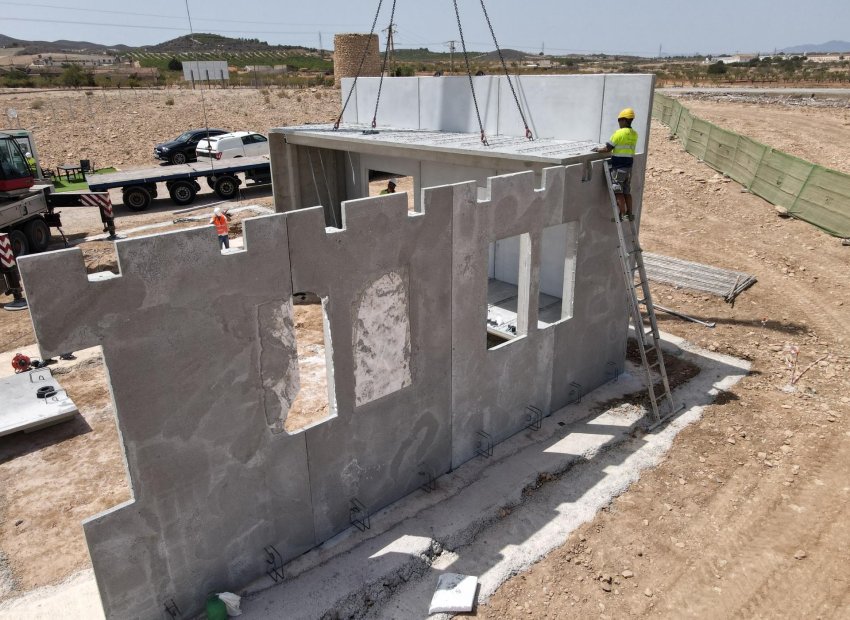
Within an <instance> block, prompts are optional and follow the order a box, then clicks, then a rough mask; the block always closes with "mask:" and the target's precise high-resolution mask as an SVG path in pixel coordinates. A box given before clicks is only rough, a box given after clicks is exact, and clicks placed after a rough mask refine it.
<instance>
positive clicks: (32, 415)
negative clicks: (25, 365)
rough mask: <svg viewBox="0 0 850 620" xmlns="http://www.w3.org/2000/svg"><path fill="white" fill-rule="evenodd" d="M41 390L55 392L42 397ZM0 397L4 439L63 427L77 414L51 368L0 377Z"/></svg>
mask: <svg viewBox="0 0 850 620" xmlns="http://www.w3.org/2000/svg"><path fill="white" fill-rule="evenodd" d="M41 388H51V390H52V392H53V393H52V394H51V395H49V396H48V397H47V398H38V396H37V393H38V390H39V389H41ZM0 394H2V395H3V397H2V399H0V437H2V436H3V435H9V434H11V433H17V432H18V431H27V432H30V431H34V430H37V429H40V428H44V427H45V426H51V425H53V424H59V423H60V422H64V421H65V420H68V419H70V418H72V417H74V415H75V414H76V413H77V406H76V405H75V404H74V401H72V400H71V399H70V398H69V397H68V394H67V393H66V392H65V390H63V389H62V386H61V385H59V383H58V382H57V381H56V379H54V378H53V375H52V374H51V372H50V370H49V369H47V368H40V369H37V370H31V371H29V372H22V373H19V374H16V375H12V376H9V377H3V378H0Z"/></svg>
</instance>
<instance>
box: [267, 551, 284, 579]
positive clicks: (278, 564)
mask: <svg viewBox="0 0 850 620" xmlns="http://www.w3.org/2000/svg"><path fill="white" fill-rule="evenodd" d="M263 551H265V553H266V564H268V565H269V568H268V569H267V570H266V574H267V575H268V576H269V577H271V578H272V581H274V582H275V583H279V582H281V581H283V558H282V557H281V555H280V552H279V551H278V550H277V549H275V547H274V545H269V546H268V547H263Z"/></svg>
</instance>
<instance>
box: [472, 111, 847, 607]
mask: <svg viewBox="0 0 850 620" xmlns="http://www.w3.org/2000/svg"><path fill="white" fill-rule="evenodd" d="M695 107H696V106H695ZM791 112H793V110H792V111H789V110H787V109H784V108H782V107H775V108H774V107H768V108H765V107H753V106H749V105H735V106H724V105H721V104H716V103H711V104H703V105H700V106H699V111H698V112H697V113H698V114H703V115H704V116H705V117H706V118H710V119H711V120H716V121H718V122H719V121H720V119H721V118H722V119H727V120H728V122H727V123H725V126H729V127H732V128H734V129H737V130H739V131H741V130H742V129H743V128H744V127H746V128H749V131H748V135H750V136H752V137H754V138H756V139H759V140H761V141H763V142H766V143H768V144H771V145H772V146H776V147H777V148H784V149H787V150H789V151H790V152H793V153H795V154H797V155H800V156H805V157H809V156H811V158H812V159H814V155H818V154H820V155H821V157H822V158H825V159H823V161H822V162H821V163H828V162H830V161H833V159H835V160H837V159H838V158H839V157H840V155H841V153H842V150H841V148H840V146H839V144H840V141H839V142H833V141H832V138H831V136H833V135H834V132H835V131H836V128H837V127H838V129H839V130H840V131H847V129H846V128H845V129H841V126H842V119H843V118H845V114H846V111H835V110H817V111H813V110H807V111H805V112H803V113H801V112H800V111H799V110H797V111H796V112H797V114H800V118H801V125H802V127H798V126H797V125H796V124H795V122H794V120H795V118H796V117H795V116H793V114H791ZM711 115H713V117H714V118H711ZM777 127H781V128H782V135H783V136H784V137H783V138H782V140H781V141H780V140H777V135H776V128H777ZM653 132H654V133H653V136H652V140H651V145H650V155H649V171H648V176H647V186H646V193H645V211H644V219H643V222H642V243H643V247H644V248H645V249H646V250H648V251H652V252H658V253H664V254H668V255H671V256H676V257H680V258H685V259H689V260H696V261H701V262H704V263H708V264H712V265H716V266H720V267H725V268H729V269H735V270H740V271H746V272H749V273H752V274H755V275H756V276H757V277H758V279H759V282H758V283H757V284H756V285H755V287H753V288H752V289H750V290H748V291H747V292H745V293H744V294H743V295H742V296H741V297H740V298H739V299H738V300H737V303H736V304H735V305H734V306H731V305H728V304H726V303H724V302H723V301H722V300H721V299H719V298H715V297H710V296H708V295H703V294H699V293H692V292H688V291H684V290H674V289H673V288H670V287H665V286H655V287H653V294H654V299H655V300H656V301H657V302H658V303H663V304H664V305H666V306H668V307H670V306H671V307H673V308H677V309H679V310H681V311H684V312H686V313H690V314H692V315H694V316H696V317H698V318H701V319H704V320H711V321H716V322H717V327H716V328H715V329H707V328H705V327H702V326H699V325H696V324H692V323H685V322H682V321H679V320H677V319H673V318H672V317H670V316H668V315H663V314H660V315H659V321H660V323H661V327H662V329H664V330H665V331H668V332H671V333H674V334H676V335H679V336H682V337H685V338H687V339H689V340H691V341H692V342H696V343H698V344H700V345H702V346H704V347H707V348H709V349H711V350H717V351H721V352H724V353H729V354H731V355H735V356H738V357H742V358H745V359H748V360H751V361H752V363H753V371H752V373H751V375H750V376H749V377H747V378H745V379H744V380H743V381H742V382H741V383H739V384H738V385H737V386H736V387H735V388H734V389H733V390H730V391H729V392H726V393H724V394H723V395H722V396H721V398H719V399H718V401H717V403H716V404H715V405H713V406H711V407H709V408H708V409H707V410H706V412H705V415H704V417H703V419H702V421H701V422H700V423H698V424H696V425H693V426H691V427H689V428H688V429H686V430H685V431H683V432H682V433H681V434H680V435H679V436H678V437H677V439H676V441H675V443H674V446H673V449H672V450H671V451H670V453H669V454H668V455H667V458H666V459H665V461H664V462H663V463H662V464H661V465H660V466H659V467H657V468H656V469H654V470H652V471H650V472H648V473H646V474H644V475H643V476H642V477H641V479H640V481H639V482H638V483H637V484H635V485H633V486H632V487H631V488H630V489H629V490H628V491H627V492H625V493H624V494H623V495H621V496H620V497H619V498H617V500H615V501H614V502H613V503H612V504H611V506H610V507H608V508H607V509H606V510H604V511H602V512H601V513H600V514H598V515H597V516H596V518H595V519H594V520H593V521H592V522H590V523H588V524H586V525H585V526H583V527H582V528H580V529H579V530H578V531H577V532H575V533H574V534H573V535H572V536H571V537H570V539H569V540H568V541H567V543H566V544H565V545H564V546H563V547H561V548H560V549H558V550H557V551H555V552H554V553H552V554H550V555H549V556H548V557H547V558H545V559H544V560H542V561H541V562H539V563H538V564H536V565H535V566H534V567H533V568H532V569H531V570H530V571H528V572H527V573H524V574H522V575H518V576H516V577H514V578H513V579H511V580H510V581H509V582H507V583H506V584H504V585H503V586H502V587H501V588H500V589H499V591H498V592H497V593H496V595H495V596H494V597H493V598H492V599H491V600H490V602H489V603H488V604H487V605H485V606H482V607H480V608H479V609H478V611H477V614H476V615H477V616H479V617H484V618H503V617H509V618H520V617H523V618H525V617H529V618H564V617H600V618H622V617H665V618H681V617H702V618H708V617H712V618H729V617H741V618H778V617H782V618H839V617H845V618H846V617H848V616H850V578H849V577H848V575H847V572H846V571H845V570H844V567H845V566H846V565H847V563H848V562H850V534H848V531H847V523H850V482H848V481H850V423H848V417H850V389H848V388H850V381H848V370H850V346H848V345H850V327H849V326H848V320H847V319H848V318H850V312H849V311H848V310H849V309H850V271H848V269H847V266H848V264H850V248H847V247H842V246H841V245H840V243H839V242H838V240H836V239H834V238H832V237H829V236H827V235H825V234H823V233H821V232H819V231H818V230H816V229H814V228H812V227H811V226H808V225H807V224H804V223H802V222H799V221H795V220H783V219H779V218H778V217H777V216H776V214H775V213H774V211H773V208H772V207H771V206H770V205H768V204H767V203H765V202H764V201H762V200H761V199H759V198H757V197H755V196H752V195H750V194H745V193H741V190H740V188H739V187H738V186H737V185H736V184H735V183H733V182H727V181H726V180H725V179H723V178H722V177H719V176H718V175H715V173H714V171H713V170H711V169H710V168H708V167H707V166H705V165H704V164H700V163H698V162H697V161H696V160H694V159H693V158H692V157H691V156H689V155H688V154H687V153H685V152H684V151H683V149H682V148H681V146H680V145H679V144H678V142H672V141H669V140H668V139H667V137H666V132H665V128H664V127H663V126H662V125H660V124H657V123H654V124H653ZM786 140H787V141H786ZM792 141H793V143H795V144H797V145H810V146H809V147H806V148H811V149H812V150H811V152H807V153H803V152H795V151H794V150H793V149H790V148H789V145H790V144H791V143H792ZM792 346H795V347H798V349H799V359H798V362H797V374H799V373H800V372H801V371H803V370H805V369H806V368H810V369H809V370H808V371H807V372H805V374H804V375H803V376H802V378H800V379H799V381H797V383H796V384H795V385H794V386H792V387H791V388H788V386H789V383H790V379H791V369H789V368H788V358H789V348H790V347H792ZM818 360H820V361H818ZM815 362H816V363H815ZM812 363H815V364H814V366H811V367H810V364H812Z"/></svg>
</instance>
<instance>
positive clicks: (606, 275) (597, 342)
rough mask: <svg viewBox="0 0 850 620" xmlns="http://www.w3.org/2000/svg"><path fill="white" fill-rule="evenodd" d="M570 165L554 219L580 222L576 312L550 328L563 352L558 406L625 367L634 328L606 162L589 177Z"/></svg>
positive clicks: (556, 371)
mask: <svg viewBox="0 0 850 620" xmlns="http://www.w3.org/2000/svg"><path fill="white" fill-rule="evenodd" d="M564 171H565V184H564V187H565V199H564V202H563V207H562V212H561V214H558V215H553V218H552V219H550V222H552V221H553V220H557V219H561V220H562V221H568V222H577V223H578V240H577V244H576V246H577V247H576V250H577V251H576V271H575V293H574V298H573V316H572V318H571V319H569V320H566V321H562V322H560V323H556V324H555V325H553V326H551V327H548V328H547V329H548V330H552V332H553V334H554V341H555V342H554V348H555V351H556V352H557V354H556V355H555V357H554V363H553V368H552V402H551V406H552V409H553V410H554V409H559V408H561V407H563V406H564V405H566V404H568V403H570V402H572V401H574V400H576V399H577V398H578V397H579V396H580V395H583V394H586V393H588V392H590V391H591V390H593V389H595V388H596V387H598V386H599V385H601V384H603V383H605V382H606V381H609V380H611V379H613V378H614V377H615V376H616V375H617V374H619V373H620V372H622V370H623V362H624V359H625V342H626V334H627V331H628V312H627V310H628V308H627V306H626V295H625V293H624V284H623V276H622V269H621V266H620V263H619V259H618V258H617V244H618V239H617V234H616V230H615V229H614V227H613V226H612V224H611V217H612V209H611V206H610V203H609V201H608V187H607V184H606V182H605V177H604V172H603V169H602V162H594V164H593V171H592V174H591V177H590V180H588V181H584V180H582V179H583V178H584V166H582V165H573V166H567V167H566V168H565V169H564ZM611 364H613V366H612V365H611Z"/></svg>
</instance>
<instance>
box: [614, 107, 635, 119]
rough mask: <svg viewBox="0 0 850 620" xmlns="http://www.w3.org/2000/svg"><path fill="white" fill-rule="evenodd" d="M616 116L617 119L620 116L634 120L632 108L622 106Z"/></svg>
mask: <svg viewBox="0 0 850 620" xmlns="http://www.w3.org/2000/svg"><path fill="white" fill-rule="evenodd" d="M617 118H618V119H620V118H627V119H629V120H634V118H635V111H634V110H632V109H631V108H623V109H622V110H620V114H619V115H617Z"/></svg>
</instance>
